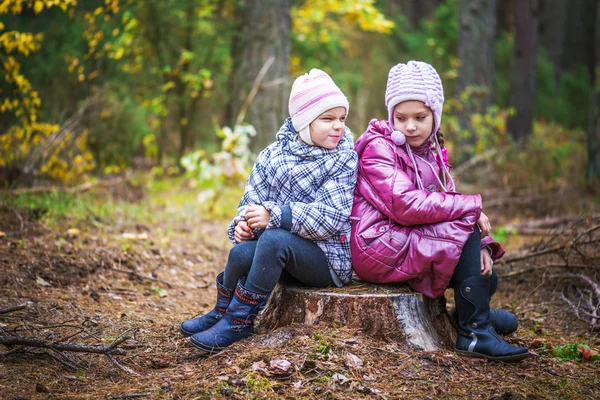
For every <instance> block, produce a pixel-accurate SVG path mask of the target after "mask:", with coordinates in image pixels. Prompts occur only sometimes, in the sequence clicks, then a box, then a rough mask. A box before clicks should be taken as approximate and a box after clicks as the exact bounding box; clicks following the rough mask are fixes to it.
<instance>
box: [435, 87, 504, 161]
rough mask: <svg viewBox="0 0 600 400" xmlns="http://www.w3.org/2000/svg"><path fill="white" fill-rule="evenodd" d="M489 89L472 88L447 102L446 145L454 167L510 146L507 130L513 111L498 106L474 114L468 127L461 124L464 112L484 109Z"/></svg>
mask: <svg viewBox="0 0 600 400" xmlns="http://www.w3.org/2000/svg"><path fill="white" fill-rule="evenodd" d="M486 91H487V89H486V88H484V87H478V86H468V87H467V88H466V89H465V90H464V91H463V92H462V93H460V95H459V96H454V97H451V98H448V99H447V100H446V102H445V103H444V119H443V120H442V128H441V129H442V131H443V132H444V137H445V138H448V139H449V141H448V142H447V143H446V147H447V148H448V151H449V154H450V162H451V164H455V165H459V164H460V163H462V162H464V161H466V160H468V159H470V158H471V157H474V156H476V155H481V154H483V153H485V152H486V151H488V150H490V149H495V148H496V149H497V148H500V147H502V146H506V145H507V144H508V143H510V140H511V139H510V137H509V135H508V134H507V131H506V120H507V118H508V116H509V115H510V114H511V112H512V111H511V110H510V109H508V110H507V109H501V108H499V107H497V106H491V107H488V108H487V110H486V112H485V113H477V112H475V113H472V114H470V118H469V120H468V121H467V125H466V126H463V125H461V122H460V119H459V117H458V115H459V114H460V113H461V112H462V111H463V110H464V109H469V110H472V109H482V108H483V107H482V106H481V105H480V104H481V102H483V101H484V99H485V95H486Z"/></svg>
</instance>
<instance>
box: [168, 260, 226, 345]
mask: <svg viewBox="0 0 600 400" xmlns="http://www.w3.org/2000/svg"><path fill="white" fill-rule="evenodd" d="M223 275H224V273H223V272H221V273H220V274H219V275H217V304H216V305H215V308H214V309H213V310H212V311H210V312H208V313H207V314H204V315H203V316H201V317H197V318H192V319H188V320H187V321H184V322H182V323H181V325H179V332H181V334H182V335H183V336H185V337H188V336H192V335H193V334H195V333H198V332H202V331H205V330H207V329H208V328H210V327H211V326H213V325H214V324H216V323H217V322H219V321H220V320H221V318H222V317H223V315H224V314H225V310H227V307H229V303H231V299H232V297H233V290H231V289H228V288H226V287H225V286H223Z"/></svg>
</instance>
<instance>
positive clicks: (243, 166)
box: [181, 125, 256, 214]
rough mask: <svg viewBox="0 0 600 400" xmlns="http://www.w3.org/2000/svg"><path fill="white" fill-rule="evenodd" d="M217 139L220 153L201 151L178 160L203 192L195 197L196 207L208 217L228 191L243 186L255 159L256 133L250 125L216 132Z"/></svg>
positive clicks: (225, 128) (226, 128)
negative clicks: (203, 207)
mask: <svg viewBox="0 0 600 400" xmlns="http://www.w3.org/2000/svg"><path fill="white" fill-rule="evenodd" d="M216 135H217V137H219V138H220V139H221V149H220V151H218V152H215V153H207V152H206V151H205V150H203V149H200V150H196V151H194V152H192V153H189V154H187V155H185V156H184V157H182V158H181V165H182V166H183V167H184V168H185V170H186V172H187V175H188V176H190V177H192V178H194V179H196V180H197V181H198V183H199V184H200V186H202V187H204V188H206V189H205V190H204V191H202V192H201V193H200V195H199V196H198V203H200V204H203V205H206V206H207V207H206V208H207V210H206V211H207V212H208V213H209V214H214V213H215V211H216V209H215V207H216V205H217V202H218V201H219V199H221V196H222V195H223V194H224V193H225V191H226V189H227V188H232V187H238V188H240V189H241V188H242V187H243V185H244V183H245V182H246V179H247V178H248V175H249V174H250V168H251V167H252V162H253V159H254V157H253V155H252V153H251V151H250V148H249V146H250V139H251V138H252V137H254V136H256V130H255V129H254V127H253V126H251V125H237V126H235V128H234V129H233V130H231V128H229V127H224V128H222V129H219V130H217V133H216ZM236 200H237V199H236Z"/></svg>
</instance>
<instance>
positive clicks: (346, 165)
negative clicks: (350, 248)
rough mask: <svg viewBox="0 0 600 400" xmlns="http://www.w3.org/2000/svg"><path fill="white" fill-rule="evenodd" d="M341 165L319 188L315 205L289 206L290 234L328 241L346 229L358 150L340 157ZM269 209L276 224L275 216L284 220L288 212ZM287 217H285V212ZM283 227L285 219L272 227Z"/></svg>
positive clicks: (354, 182) (272, 207) (300, 204)
mask: <svg viewBox="0 0 600 400" xmlns="http://www.w3.org/2000/svg"><path fill="white" fill-rule="evenodd" d="M338 162H339V165H340V168H338V169H336V170H335V171H334V172H332V174H331V175H330V176H329V177H328V178H327V179H326V180H325V182H323V184H322V185H321V186H320V187H319V188H318V190H317V192H316V195H315V199H314V201H312V202H310V203H303V202H297V201H294V202H290V203H289V205H288V206H289V208H290V210H291V227H290V232H292V233H295V234H297V235H298V236H300V237H303V238H305V239H310V240H324V239H327V238H329V237H331V236H333V235H335V234H337V233H339V232H340V231H342V230H343V229H344V227H345V225H346V224H347V223H348V221H349V218H350V213H351V212H352V201H353V200H354V185H355V184H356V173H357V162H358V156H357V155H356V152H355V151H354V150H350V151H347V152H344V153H343V154H340V158H339V160H338ZM267 203H269V202H267ZM269 206H271V207H269ZM265 207H267V208H271V210H270V211H271V218H272V221H273V215H274V214H275V215H279V216H281V215H282V211H281V209H282V208H283V209H284V210H285V207H286V206H283V207H279V206H276V205H265ZM283 214H284V215H285V212H284V213H283ZM280 223H281V218H278V223H276V224H274V225H275V226H271V225H270V226H269V227H279V224H280Z"/></svg>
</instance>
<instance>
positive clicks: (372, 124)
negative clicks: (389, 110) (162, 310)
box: [354, 119, 393, 159]
mask: <svg viewBox="0 0 600 400" xmlns="http://www.w3.org/2000/svg"><path fill="white" fill-rule="evenodd" d="M392 131H393V129H392V128H391V126H390V123H389V122H388V121H379V120H377V119H372V120H371V121H369V125H368V126H367V130H366V131H365V132H364V133H363V134H362V135H361V136H360V137H359V138H358V139H356V143H355V144H354V150H356V153H358V158H359V159H360V156H361V155H362V152H363V151H364V149H365V147H367V145H368V144H369V142H370V141H371V140H373V139H375V138H376V137H383V136H388V137H389V136H390V135H391V134H392Z"/></svg>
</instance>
